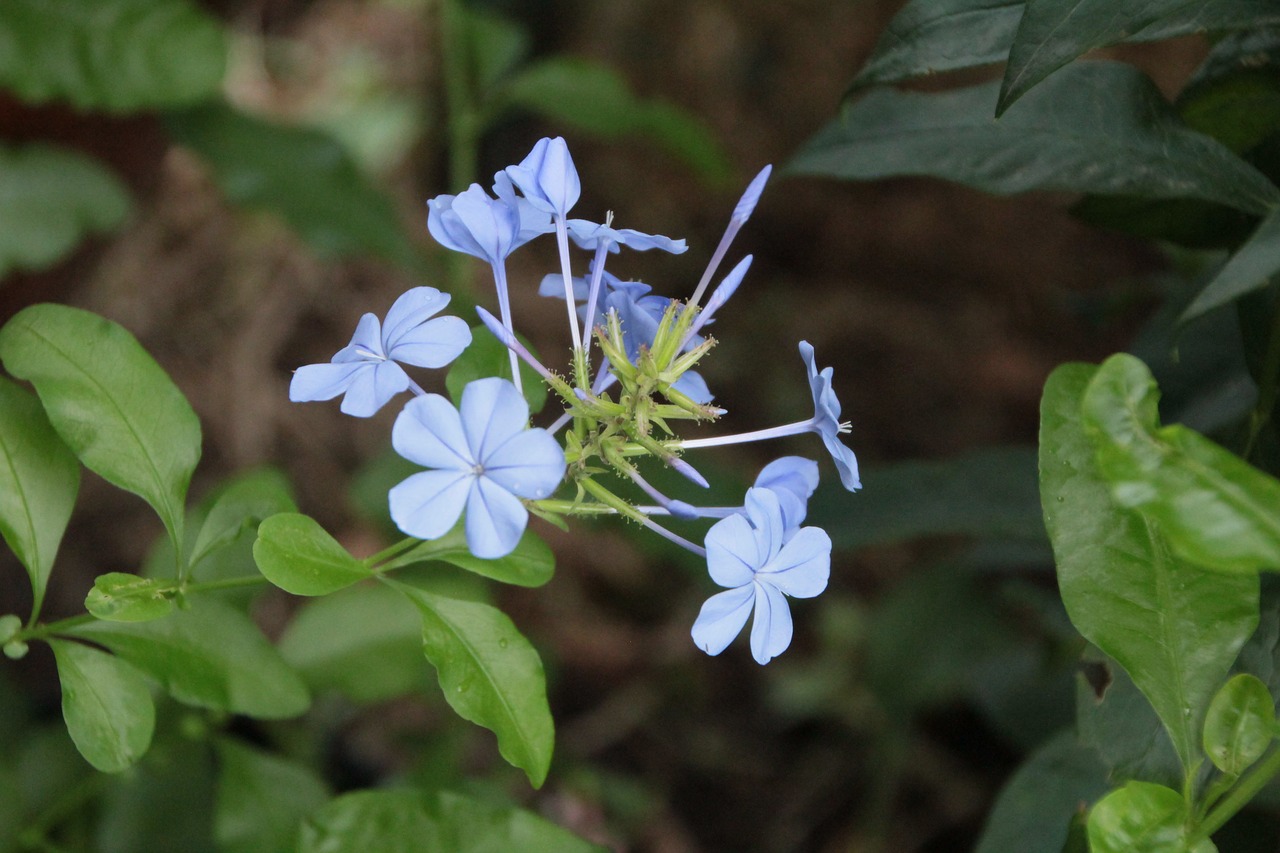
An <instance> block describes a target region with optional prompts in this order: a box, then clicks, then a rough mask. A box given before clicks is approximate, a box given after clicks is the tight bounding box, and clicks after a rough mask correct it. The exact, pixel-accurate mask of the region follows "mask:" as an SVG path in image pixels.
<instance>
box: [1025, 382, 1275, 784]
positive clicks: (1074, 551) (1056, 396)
mask: <svg viewBox="0 0 1280 853" xmlns="http://www.w3.org/2000/svg"><path fill="white" fill-rule="evenodd" d="M1095 374H1097V375H1101V371H1100V370H1099V369H1097V368H1094V367H1092V366H1089V365H1080V364H1069V365H1063V366H1061V367H1059V368H1058V369H1057V370H1055V371H1054V372H1053V374H1052V375H1050V377H1049V381H1048V382H1047V383H1046V385H1045V390H1044V397H1043V400H1042V403H1041V410H1040V413H1041V421H1040V494H1041V505H1042V508H1043V510H1044V519H1045V527H1046V529H1047V530H1048V531H1049V539H1050V541H1051V542H1052V543H1053V552H1054V556H1055V558H1056V560H1057V565H1058V586H1059V589H1060V591H1061V593H1062V601H1063V604H1065V605H1066V608H1067V613H1068V615H1069V616H1070V617H1071V621H1072V623H1073V624H1074V625H1075V626H1076V628H1077V629H1078V630H1079V631H1080V633H1081V634H1082V635H1084V637H1085V639H1087V640H1089V641H1090V642H1091V643H1093V644H1094V645H1096V646H1097V647H1098V648H1100V649H1102V650H1103V651H1104V652H1106V653H1107V654H1108V655H1110V656H1111V657H1113V658H1115V659H1116V661H1118V662H1119V663H1120V665H1121V666H1123V667H1124V668H1125V670H1126V671H1127V672H1128V673H1129V675H1130V676H1131V677H1132V678H1133V681H1134V683H1135V684H1137V685H1138V688H1139V689H1140V690H1142V692H1143V695H1145V696H1146V697H1147V700H1148V701H1149V702H1150V703H1151V704H1152V706H1153V707H1154V708H1155V710H1156V713H1157V714H1159V716H1160V720H1161V721H1162V722H1163V723H1164V725H1165V728H1166V729H1167V730H1168V731H1169V735H1170V737H1171V738H1172V740H1173V745H1174V749H1175V750H1176V751H1177V753H1178V757H1179V759H1180V760H1181V762H1182V765H1183V767H1184V768H1191V767H1194V766H1195V764H1196V762H1197V760H1198V755H1199V750H1200V729H1201V723H1202V721H1203V719H1204V714H1205V710H1206V709H1207V707H1208V704H1209V700H1210V699H1211V698H1212V696H1213V693H1214V692H1215V691H1216V690H1217V687H1218V685H1219V684H1221V683H1222V680H1223V679H1224V678H1225V677H1226V674H1227V671H1228V670H1229V669H1230V667H1231V664H1232V662H1233V661H1234V660H1235V658H1236V654H1237V652H1238V651H1239V650H1240V647H1241V646H1242V645H1243V644H1244V642H1245V641H1246V640H1247V639H1248V638H1249V635H1250V634H1251V633H1252V632H1253V629H1254V627H1255V626H1256V625H1257V620H1258V586H1259V584H1258V577H1257V575H1253V574H1238V575H1230V574H1222V573H1218V572H1208V571H1204V570H1203V569H1200V568H1197V567H1195V566H1192V565H1189V564H1186V563H1183V562H1181V561H1179V560H1178V559H1177V558H1176V557H1174V555H1173V554H1172V553H1171V552H1170V550H1169V547H1168V545H1167V543H1166V542H1165V539H1164V537H1163V536H1161V535H1160V532H1159V530H1158V529H1157V528H1155V527H1154V526H1153V525H1151V524H1148V523H1146V522H1144V521H1143V519H1142V518H1141V517H1140V516H1138V515H1137V514H1135V513H1129V512H1125V511H1123V510H1122V509H1121V508H1119V507H1117V506H1116V505H1115V504H1114V503H1113V502H1112V500H1111V492H1110V491H1109V489H1108V488H1107V483H1106V482H1105V481H1104V480H1103V479H1102V477H1101V475H1100V474H1099V472H1098V467H1097V464H1096V462H1095V461H1094V449H1093V445H1092V444H1091V442H1090V441H1089V439H1088V438H1087V437H1086V435H1085V429H1084V424H1083V423H1082V418H1081V414H1080V410H1081V400H1082V399H1083V397H1084V395H1085V389H1086V388H1088V387H1090V380H1092V379H1094V377H1095Z"/></svg>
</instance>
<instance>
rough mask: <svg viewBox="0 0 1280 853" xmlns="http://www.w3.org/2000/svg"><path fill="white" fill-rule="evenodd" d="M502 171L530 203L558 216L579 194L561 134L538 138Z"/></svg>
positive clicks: (570, 205) (580, 191)
mask: <svg viewBox="0 0 1280 853" xmlns="http://www.w3.org/2000/svg"><path fill="white" fill-rule="evenodd" d="M505 171H506V173H507V176H508V177H510V178H511V181H512V183H514V184H515V185H516V186H517V187H519V188H520V192H522V193H524V197H525V198H526V199H528V200H529V203H530V204H532V205H533V206H534V207H536V208H537V209H538V210H541V211H542V212H543V213H549V214H552V215H553V216H558V217H560V218H561V219H564V218H565V216H566V214H568V212H569V208H571V207H573V206H574V204H576V203H577V201H578V196H579V195H581V194H582V183H581V182H580V181H579V180H578V170H577V169H576V168H574V165H573V158H572V157H570V156H569V146H568V145H566V144H565V141H564V138H563V137H559V136H557V137H556V138H555V139H545V138H544V139H539V140H538V142H537V144H535V145H534V146H533V150H532V151H530V152H529V156H527V157H525V158H524V159H523V160H522V161H520V164H519V165H517V166H508V167H507V168H506V170H505Z"/></svg>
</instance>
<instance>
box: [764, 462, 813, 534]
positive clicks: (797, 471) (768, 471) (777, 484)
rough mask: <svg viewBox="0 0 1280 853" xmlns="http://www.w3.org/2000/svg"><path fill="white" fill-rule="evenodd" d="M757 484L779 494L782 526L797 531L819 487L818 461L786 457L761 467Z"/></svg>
mask: <svg viewBox="0 0 1280 853" xmlns="http://www.w3.org/2000/svg"><path fill="white" fill-rule="evenodd" d="M754 485H755V487H756V488H758V489H769V490H770V491H772V492H773V493H774V494H775V495H777V496H778V503H779V505H780V506H781V507H782V523H783V526H784V527H785V528H786V529H787V530H794V529H796V528H797V527H799V526H800V525H801V524H803V523H804V517H805V515H806V513H807V512H808V504H809V498H811V497H813V493H814V491H815V490H816V489H817V488H818V463H817V462H814V461H813V460H812V459H805V458H804V457H803V456H783V457H781V458H779V459H775V460H773V461H772V462H770V463H769V464H768V465H766V466H764V468H762V469H760V473H759V474H758V475H756V481H755V483H754Z"/></svg>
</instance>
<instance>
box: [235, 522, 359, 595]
mask: <svg viewBox="0 0 1280 853" xmlns="http://www.w3.org/2000/svg"><path fill="white" fill-rule="evenodd" d="M253 559H254V561H255V562H257V564H258V570H259V571H261V572H262V574H263V576H264V577H266V579H267V580H269V581H271V582H272V583H273V584H275V585H276V586H278V587H280V588H281V589H283V590H284V591H285V592H291V593H293V594H294V595H328V594H329V593H331V592H337V591H338V590H340V589H342V588H344V587H348V586H351V584H353V583H358V582H359V581H362V580H367V579H368V578H371V577H373V573H372V572H370V571H369V569H368V568H367V567H366V566H365V564H364V563H362V562H360V561H359V560H357V559H356V558H355V557H353V556H351V555H350V554H348V553H347V549H346V548H343V547H342V545H340V544H339V543H338V542H337V540H335V539H334V538H333V537H332V536H330V535H329V534H328V533H326V532H325V529H324V528H323V527H321V526H320V524H319V522H317V521H316V520H315V519H313V518H311V517H310V516H306V515H300V514H298V513H292V512H285V513H280V514H279V515H273V516H271V517H270V518H268V519H267V520H266V521H264V522H262V524H260V525H258V540H257V541H256V542H254V543H253Z"/></svg>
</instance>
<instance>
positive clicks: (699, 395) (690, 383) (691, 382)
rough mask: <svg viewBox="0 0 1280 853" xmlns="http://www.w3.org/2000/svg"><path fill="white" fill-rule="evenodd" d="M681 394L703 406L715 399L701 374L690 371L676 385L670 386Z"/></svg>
mask: <svg viewBox="0 0 1280 853" xmlns="http://www.w3.org/2000/svg"><path fill="white" fill-rule="evenodd" d="M671 387H672V388H674V389H675V390H677V391H679V392H680V393H681V394H683V395H685V396H686V397H688V398H689V399H690V400H692V401H693V402H695V403H699V404H702V405H705V404H707V403H710V402H711V401H712V400H714V399H715V395H714V394H712V393H711V389H710V388H708V387H707V380H705V379H703V378H702V374H700V373H696V372H694V371H692V370H690V371H686V372H685V373H684V375H682V376H681V377H680V378H679V379H678V380H676V383H675V384H674V385H672V386H671Z"/></svg>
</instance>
